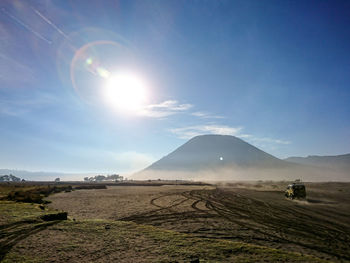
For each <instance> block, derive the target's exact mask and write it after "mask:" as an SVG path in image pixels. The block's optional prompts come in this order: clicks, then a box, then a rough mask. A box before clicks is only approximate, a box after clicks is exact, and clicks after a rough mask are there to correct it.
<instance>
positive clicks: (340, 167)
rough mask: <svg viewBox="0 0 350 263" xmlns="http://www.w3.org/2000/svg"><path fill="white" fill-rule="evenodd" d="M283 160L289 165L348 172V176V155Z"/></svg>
mask: <svg viewBox="0 0 350 263" xmlns="http://www.w3.org/2000/svg"><path fill="white" fill-rule="evenodd" d="M284 160H285V161H288V162H291V163H297V164H304V165H310V166H314V167H320V168H327V169H331V170H335V171H343V172H348V173H349V174H350V154H343V155H334V156H318V155H310V156H307V157H289V158H287V159H284Z"/></svg>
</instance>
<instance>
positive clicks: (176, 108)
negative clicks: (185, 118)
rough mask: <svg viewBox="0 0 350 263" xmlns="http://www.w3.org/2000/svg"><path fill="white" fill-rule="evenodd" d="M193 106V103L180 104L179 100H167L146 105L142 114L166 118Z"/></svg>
mask: <svg viewBox="0 0 350 263" xmlns="http://www.w3.org/2000/svg"><path fill="white" fill-rule="evenodd" d="M192 107H193V105H192V104H188V103H187V104H180V103H179V102H178V101H177V100H166V101H163V102H161V103H158V104H151V105H148V106H146V107H145V108H144V109H143V110H142V111H141V112H140V114H141V115H143V116H146V117H151V118H165V117H168V116H171V115H175V114H178V113H183V112H185V111H187V110H189V109H190V108H192Z"/></svg>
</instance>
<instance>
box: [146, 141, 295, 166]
mask: <svg viewBox="0 0 350 263" xmlns="http://www.w3.org/2000/svg"><path fill="white" fill-rule="evenodd" d="M286 164H288V163H286V162H284V161H282V160H280V159H278V158H276V157H274V156H272V155H270V154H268V153H266V152H264V151H262V150H260V149H258V148H256V147H254V146H253V145H251V144H249V143H247V142H245V141H243V140H241V139H239V138H237V137H234V136H230V135H200V136H196V137H194V138H192V139H190V140H189V141H188V142H186V143H185V144H183V145H182V146H180V147H179V148H177V149H176V150H175V151H173V152H172V153H170V154H168V155H167V156H165V157H163V158H162V159H160V160H159V161H157V162H155V163H153V164H152V165H150V166H149V167H148V168H146V170H147V169H148V170H166V171H169V170H171V171H200V170H203V169H216V168H222V167H228V166H240V167H282V166H285V165H286Z"/></svg>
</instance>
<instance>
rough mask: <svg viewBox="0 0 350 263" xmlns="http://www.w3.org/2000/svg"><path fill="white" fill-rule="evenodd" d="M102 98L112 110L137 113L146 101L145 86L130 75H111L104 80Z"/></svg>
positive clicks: (140, 80) (138, 79)
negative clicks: (103, 97)
mask: <svg viewBox="0 0 350 263" xmlns="http://www.w3.org/2000/svg"><path fill="white" fill-rule="evenodd" d="M104 96H105V99H106V101H107V103H108V104H109V105H110V106H111V107H112V108H114V109H116V110H118V111H124V112H125V111H128V112H134V113H137V112H139V111H141V110H142V108H143V107H144V105H145V103H146V100H147V92H146V85H145V83H144V82H143V81H142V79H140V78H139V77H138V76H135V75H133V74H130V73H119V74H112V75H111V76H110V77H109V78H108V79H107V80H106V84H105V86H104Z"/></svg>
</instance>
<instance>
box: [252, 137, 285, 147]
mask: <svg viewBox="0 0 350 263" xmlns="http://www.w3.org/2000/svg"><path fill="white" fill-rule="evenodd" d="M250 140H251V141H254V142H259V143H275V144H285V145H287V144H291V142H290V141H287V140H280V139H273V138H269V137H262V138H259V137H253V136H251V137H250Z"/></svg>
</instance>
